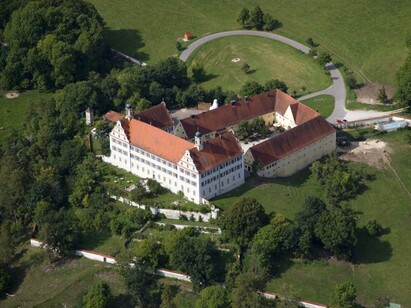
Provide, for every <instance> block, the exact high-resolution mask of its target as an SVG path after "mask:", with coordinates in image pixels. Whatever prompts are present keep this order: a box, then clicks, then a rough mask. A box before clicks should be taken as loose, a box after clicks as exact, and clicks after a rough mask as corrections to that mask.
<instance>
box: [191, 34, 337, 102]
mask: <svg viewBox="0 0 411 308" xmlns="http://www.w3.org/2000/svg"><path fill="white" fill-rule="evenodd" d="M235 58H239V59H240V61H239V62H233V61H232V60H233V59H235ZM195 63H201V64H202V65H203V66H204V69H205V71H206V74H207V76H206V79H208V80H207V81H205V82H203V83H202V84H201V85H202V86H203V87H204V88H215V87H217V86H221V87H222V88H223V89H226V90H233V91H236V92H237V93H238V91H239V90H240V89H241V87H242V85H243V84H244V83H245V82H246V81H257V82H259V83H261V84H265V83H266V82H267V81H268V80H271V79H279V80H282V81H284V82H285V83H286V84H287V86H288V88H289V89H288V92H289V93H293V92H294V91H295V92H296V93H297V94H300V95H303V94H306V93H311V92H316V91H319V90H322V89H325V88H327V87H328V86H330V85H331V79H330V77H329V76H327V75H326V74H325V71H324V70H323V69H322V68H321V67H320V66H319V65H318V63H316V62H315V61H314V60H313V59H312V58H311V57H310V56H307V55H305V54H303V53H302V52H300V51H298V50H296V49H294V48H292V47H290V46H288V45H285V44H282V43H280V42H277V41H273V40H270V39H266V38H261V37H253V36H249V37H247V36H237V37H227V38H221V39H217V40H214V41H212V42H209V43H207V44H205V45H203V46H201V47H200V48H199V49H197V50H196V51H195V53H194V54H193V55H192V56H191V57H190V59H189V62H188V66H189V70H190V68H191V67H192V66H193V65H194V64H195ZM244 63H247V64H248V65H249V66H250V71H249V73H248V74H246V73H244V71H243V70H242V65H243V64H244ZM303 87H304V89H305V91H303V90H302V88H303Z"/></svg>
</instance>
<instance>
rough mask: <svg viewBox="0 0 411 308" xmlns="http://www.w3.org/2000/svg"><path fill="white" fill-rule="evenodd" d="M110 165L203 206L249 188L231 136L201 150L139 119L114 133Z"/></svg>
mask: <svg viewBox="0 0 411 308" xmlns="http://www.w3.org/2000/svg"><path fill="white" fill-rule="evenodd" d="M110 147H111V155H110V158H109V161H110V163H111V164H113V165H115V166H117V167H120V168H122V169H125V170H127V171H130V172H132V173H134V174H136V175H137V176H139V177H141V178H152V179H155V180H156V181H158V182H159V183H160V184H161V185H162V186H163V187H165V188H168V189H169V190H171V191H172V192H174V193H178V192H180V191H181V192H183V193H184V195H185V196H186V197H187V198H188V199H189V200H192V201H193V202H196V203H198V204H201V203H204V202H206V200H208V199H210V198H213V197H216V196H218V195H220V194H222V193H224V192H227V191H229V190H231V189H234V188H236V187H238V186H240V185H242V184H243V183H244V165H243V151H242V149H241V146H240V145H239V143H238V141H237V139H236V138H235V136H234V134H233V133H232V132H227V133H225V134H223V135H221V136H220V137H219V138H216V139H213V140H210V141H209V142H205V143H201V141H200V138H198V139H197V140H196V144H193V143H191V142H188V141H186V140H184V139H181V138H179V137H177V136H175V135H173V134H170V133H168V132H166V131H164V130H161V129H159V128H157V127H155V126H152V125H149V124H147V123H144V122H142V121H139V120H136V119H134V118H123V119H121V120H119V121H118V122H117V124H116V126H115V127H114V129H113V130H112V131H111V133H110Z"/></svg>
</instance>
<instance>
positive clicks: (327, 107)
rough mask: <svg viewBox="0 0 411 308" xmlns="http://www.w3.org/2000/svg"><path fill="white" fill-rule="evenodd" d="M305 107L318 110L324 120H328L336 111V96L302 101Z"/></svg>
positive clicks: (323, 96) (317, 97)
mask: <svg viewBox="0 0 411 308" xmlns="http://www.w3.org/2000/svg"><path fill="white" fill-rule="evenodd" d="M301 102H302V103H303V104H304V105H307V106H308V107H310V108H312V109H314V110H317V112H319V113H320V114H321V115H322V116H323V117H324V118H328V117H329V116H330V115H331V113H332V112H333V110H334V102H335V100H334V96H331V95H319V96H316V97H313V98H309V99H306V100H303V101H301Z"/></svg>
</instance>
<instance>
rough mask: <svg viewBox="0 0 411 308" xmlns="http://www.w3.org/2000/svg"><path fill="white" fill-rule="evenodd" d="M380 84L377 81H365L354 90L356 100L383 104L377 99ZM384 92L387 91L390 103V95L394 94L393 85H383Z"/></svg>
mask: <svg viewBox="0 0 411 308" xmlns="http://www.w3.org/2000/svg"><path fill="white" fill-rule="evenodd" d="M382 86H383V85H382V84H379V83H367V84H365V85H364V86H362V87H360V88H358V89H356V90H355V94H356V95H357V101H359V102H361V103H364V104H372V105H383V104H382V103H380V102H379V101H378V100H377V96H378V92H379V90H380V89H381V88H382ZM384 87H385V93H387V98H388V101H389V102H391V103H392V97H393V96H394V91H395V89H394V87H393V86H388V85H384Z"/></svg>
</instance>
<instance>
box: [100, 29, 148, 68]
mask: <svg viewBox="0 0 411 308" xmlns="http://www.w3.org/2000/svg"><path fill="white" fill-rule="evenodd" d="M104 36H105V37H106V39H107V40H108V41H109V42H110V45H111V47H112V48H114V49H117V50H118V51H121V52H123V53H125V54H126V55H128V56H130V57H133V58H135V59H137V60H139V61H148V60H150V56H149V55H148V54H147V53H145V52H142V51H140V49H141V48H143V47H144V46H145V44H144V42H143V39H142V37H141V35H140V32H139V31H138V30H136V29H116V30H115V29H111V28H105V29H104Z"/></svg>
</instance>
